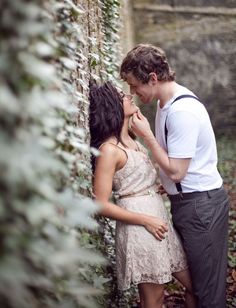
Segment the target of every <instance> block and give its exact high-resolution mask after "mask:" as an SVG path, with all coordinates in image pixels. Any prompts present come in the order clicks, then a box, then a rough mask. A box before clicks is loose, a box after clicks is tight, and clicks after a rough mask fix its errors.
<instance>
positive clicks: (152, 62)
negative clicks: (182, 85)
mask: <svg viewBox="0 0 236 308" xmlns="http://www.w3.org/2000/svg"><path fill="white" fill-rule="evenodd" d="M129 73H132V74H133V76H134V77H135V78H137V79H138V80H140V81H141V82H142V83H148V81H149V79H150V73H156V75H157V79H158V80H160V81H174V80H175V72H174V71H172V70H171V68H170V66H169V63H168V61H167V58H166V55H165V52H164V51H163V50H162V49H161V48H159V47H155V46H153V45H149V44H139V45H137V46H136V47H134V48H133V49H132V50H130V51H129V52H128V54H127V55H126V57H125V58H124V60H123V62H122V64H121V68H120V76H121V78H122V79H123V80H126V75H127V74H129Z"/></svg>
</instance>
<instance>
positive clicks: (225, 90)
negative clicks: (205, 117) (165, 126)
mask: <svg viewBox="0 0 236 308" xmlns="http://www.w3.org/2000/svg"><path fill="white" fill-rule="evenodd" d="M176 2H177V1H175V0H173V1H171V0H170V1H142V0H135V1H134V0H133V2H132V3H133V16H134V18H133V20H134V33H135V42H136V43H141V42H142V43H151V44H154V45H157V46H160V47H162V48H163V49H164V50H165V51H166V54H167V57H168V59H169V62H170V64H171V66H172V68H173V69H174V70H175V71H176V76H177V82H179V83H181V84H183V85H185V86H187V87H189V88H190V89H191V90H192V91H194V92H195V93H196V94H197V95H198V96H199V97H200V98H201V100H202V101H203V102H204V104H205V105H206V107H207V109H208V111H209V113H210V116H211V119H212V122H213V126H214V128H215V130H216V133H217V134H222V133H232V132H233V133H235V132H236V121H235V119H236V106H235V105H236V104H235V103H236V102H235V100H236V88H235V80H236V62H235V54H236V53H235V52H236V45H235V41H236V40H235V37H236V18H235V17H236V1H235V0H231V1H230V0H226V1H220V0H217V1H215V0H214V1H213V0H209V1H203V0H202V1H200V0H199V1H187V0H182V1H178V4H177V3H176ZM142 109H143V111H144V113H146V114H147V113H148V114H149V116H148V117H149V118H150V120H151V121H152V125H153V120H154V115H155V110H154V109H155V107H154V106H145V107H142Z"/></svg>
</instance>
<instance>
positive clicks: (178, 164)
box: [131, 111, 191, 183]
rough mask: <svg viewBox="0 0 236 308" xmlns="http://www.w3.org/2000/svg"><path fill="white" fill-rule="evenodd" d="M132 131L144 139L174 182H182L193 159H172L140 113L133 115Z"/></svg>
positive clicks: (156, 160) (154, 156) (155, 158)
mask: <svg viewBox="0 0 236 308" xmlns="http://www.w3.org/2000/svg"><path fill="white" fill-rule="evenodd" d="M131 128H132V130H133V131H134V132H135V134H136V135H137V136H139V137H141V138H143V140H144V142H145V144H146V146H147V147H148V148H149V149H150V150H151V152H152V156H153V158H154V160H155V162H157V164H158V165H159V166H160V168H161V169H162V170H164V172H165V173H166V175H167V176H168V177H169V178H170V179H171V180H172V181H174V182H176V183H178V182H180V181H181V180H182V179H183V178H184V177H185V175H186V173H187V170H188V167H189V164H190V161H191V158H170V157H168V155H167V152H166V151H165V150H164V149H163V148H162V147H161V146H160V145H159V143H158V142H157V140H156V138H155V136H154V135H153V133H152V131H151V128H150V125H149V122H148V121H147V119H146V118H145V117H144V116H143V115H142V114H141V112H140V111H138V112H137V113H136V114H134V115H133V119H132V125H131Z"/></svg>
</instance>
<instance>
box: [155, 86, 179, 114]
mask: <svg viewBox="0 0 236 308" xmlns="http://www.w3.org/2000/svg"><path fill="white" fill-rule="evenodd" d="M178 90H179V84H177V83H176V82H175V81H167V82H163V83H162V84H161V85H160V92H159V95H158V96H159V97H158V98H159V100H160V107H161V108H163V107H164V106H165V105H166V103H168V101H169V100H170V99H171V98H172V97H173V96H174V95H175V94H176V93H177V92H178Z"/></svg>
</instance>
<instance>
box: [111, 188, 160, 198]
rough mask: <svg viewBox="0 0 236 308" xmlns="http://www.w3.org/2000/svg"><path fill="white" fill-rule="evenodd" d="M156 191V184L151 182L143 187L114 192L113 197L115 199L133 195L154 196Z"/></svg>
mask: <svg viewBox="0 0 236 308" xmlns="http://www.w3.org/2000/svg"><path fill="white" fill-rule="evenodd" d="M157 193H158V188H157V185H156V184H152V185H150V186H147V187H143V188H140V189H136V190H133V191H129V192H126V191H124V192H122V191H121V192H119V191H117V192H114V193H113V195H114V198H115V199H116V200H121V199H126V198H133V197H142V196H155V195H156V194H157Z"/></svg>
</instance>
